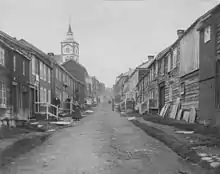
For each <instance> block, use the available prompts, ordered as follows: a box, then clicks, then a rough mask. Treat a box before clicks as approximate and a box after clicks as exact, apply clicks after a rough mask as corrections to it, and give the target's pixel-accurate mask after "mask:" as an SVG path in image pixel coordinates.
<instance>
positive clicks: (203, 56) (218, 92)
mask: <svg viewBox="0 0 220 174" xmlns="http://www.w3.org/2000/svg"><path fill="white" fill-rule="evenodd" d="M198 31H199V33H200V35H199V36H200V37H199V38H200V39H199V40H200V49H199V89H200V95H199V121H200V122H201V123H204V124H212V125H219V124H220V117H219V114H220V73H219V72H220V5H217V6H216V7H214V8H213V9H211V10H210V11H208V12H207V13H206V14H204V15H203V16H202V17H201V22H200V24H199V26H198Z"/></svg>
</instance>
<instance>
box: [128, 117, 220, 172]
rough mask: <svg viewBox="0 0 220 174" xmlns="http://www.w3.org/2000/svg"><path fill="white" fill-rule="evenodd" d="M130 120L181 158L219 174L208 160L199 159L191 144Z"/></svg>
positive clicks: (219, 169) (218, 170)
mask: <svg viewBox="0 0 220 174" xmlns="http://www.w3.org/2000/svg"><path fill="white" fill-rule="evenodd" d="M131 122H132V123H133V124H134V125H135V126H137V127H139V128H141V129H142V130H143V131H145V132H146V133H147V134H148V135H150V136H152V137H153V138H156V139H158V140H159V141H161V142H163V143H164V144H165V145H166V146H168V147H169V148H171V149H172V150H173V151H174V152H175V153H177V154H178V155H179V156H181V157H182V158H183V159H186V160H187V161H189V162H191V163H193V164H198V165H199V166H201V167H202V168H203V169H204V170H207V174H219V173H220V168H219V167H217V168H215V169H213V168H212V167H211V166H210V165H209V163H208V162H206V161H204V160H201V157H200V156H199V155H198V154H197V153H196V151H195V150H193V149H192V148H191V146H188V144H187V143H183V142H182V141H179V140H178V139H177V138H176V137H174V136H172V135H169V134H167V133H166V132H164V131H162V130H160V129H157V128H155V127H153V126H150V125H146V124H144V123H141V122H139V121H137V120H132V121H131ZM208 171H209V172H208Z"/></svg>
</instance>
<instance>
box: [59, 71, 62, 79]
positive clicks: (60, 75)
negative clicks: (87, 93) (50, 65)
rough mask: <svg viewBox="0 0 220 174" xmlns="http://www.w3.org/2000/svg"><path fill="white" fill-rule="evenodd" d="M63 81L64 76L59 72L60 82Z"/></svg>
mask: <svg viewBox="0 0 220 174" xmlns="http://www.w3.org/2000/svg"><path fill="white" fill-rule="evenodd" d="M61 80H62V74H61V71H60V70H59V81H61Z"/></svg>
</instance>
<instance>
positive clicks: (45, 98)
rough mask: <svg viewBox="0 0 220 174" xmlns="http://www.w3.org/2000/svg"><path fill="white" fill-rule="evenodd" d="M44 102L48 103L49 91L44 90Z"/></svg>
mask: <svg viewBox="0 0 220 174" xmlns="http://www.w3.org/2000/svg"><path fill="white" fill-rule="evenodd" d="M44 102H45V103H46V102H47V89H46V88H44Z"/></svg>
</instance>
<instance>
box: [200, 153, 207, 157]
mask: <svg viewBox="0 0 220 174" xmlns="http://www.w3.org/2000/svg"><path fill="white" fill-rule="evenodd" d="M198 155H199V156H202V157H204V156H208V154H206V153H198Z"/></svg>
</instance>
